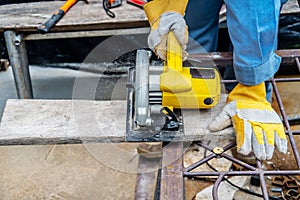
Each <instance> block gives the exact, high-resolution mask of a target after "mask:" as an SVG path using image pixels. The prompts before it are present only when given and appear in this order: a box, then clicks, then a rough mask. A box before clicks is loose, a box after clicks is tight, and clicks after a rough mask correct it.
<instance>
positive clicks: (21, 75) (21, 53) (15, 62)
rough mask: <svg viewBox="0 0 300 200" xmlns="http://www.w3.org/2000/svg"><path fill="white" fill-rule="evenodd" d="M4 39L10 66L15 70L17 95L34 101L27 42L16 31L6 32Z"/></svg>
mask: <svg viewBox="0 0 300 200" xmlns="http://www.w3.org/2000/svg"><path fill="white" fill-rule="evenodd" d="M4 38H5V42H6V46H7V51H8V56H9V61H10V65H11V66H12V69H13V74H14V80H15V85H16V89H17V94H18V97H19V98H20V99H32V98H33V94H32V86H31V79H30V74H29V65H28V58H27V52H26V47H25V41H23V39H22V35H17V34H16V33H15V32H14V31H5V32H4Z"/></svg>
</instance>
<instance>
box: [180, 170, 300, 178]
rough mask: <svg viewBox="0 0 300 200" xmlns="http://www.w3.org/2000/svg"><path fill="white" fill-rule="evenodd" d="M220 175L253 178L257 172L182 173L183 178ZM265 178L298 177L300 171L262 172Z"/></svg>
mask: <svg viewBox="0 0 300 200" xmlns="http://www.w3.org/2000/svg"><path fill="white" fill-rule="evenodd" d="M220 173H225V175H226V176H253V175H257V176H258V175H259V170H256V171H229V172H187V171H185V172H183V175H184V176H185V177H194V176H219V175H220ZM264 175H265V176H280V175H291V176H292V175H300V170H282V171H269V170H268V171H264Z"/></svg>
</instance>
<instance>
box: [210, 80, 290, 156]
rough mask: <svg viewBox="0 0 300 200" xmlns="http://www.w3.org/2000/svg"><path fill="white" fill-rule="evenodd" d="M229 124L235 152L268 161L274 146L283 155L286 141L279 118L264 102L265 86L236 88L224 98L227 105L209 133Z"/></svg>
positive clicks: (268, 104)
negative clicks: (234, 140)
mask: <svg viewBox="0 0 300 200" xmlns="http://www.w3.org/2000/svg"><path fill="white" fill-rule="evenodd" d="M231 124H233V128H234V130H235V133H236V143H237V151H238V152H239V153H241V154H243V155H248V154H249V153H250V152H252V151H253V152H254V155H255V157H256V158H257V159H258V160H266V159H271V158H272V156H273V152H274V146H275V145H276V146H277V148H278V150H279V151H280V152H282V153H286V151H287V139H286V135H285V132H284V128H283V124H282V121H281V119H280V117H279V116H278V115H277V113H276V112H275V111H274V110H273V108H272V107H271V105H270V103H269V102H268V101H267V100H266V89H265V83H264V82H263V83H261V84H259V85H255V86H246V85H242V84H240V83H239V84H238V85H237V86H236V87H235V88H234V89H233V90H232V91H231V92H230V94H229V95H228V99H227V104H226V105H225V107H224V108H223V110H222V111H221V113H220V114H219V115H218V117H217V118H216V119H215V121H214V122H212V123H211V124H210V125H209V129H210V130H211V131H219V130H222V129H224V128H226V127H228V126H229V125H231Z"/></svg>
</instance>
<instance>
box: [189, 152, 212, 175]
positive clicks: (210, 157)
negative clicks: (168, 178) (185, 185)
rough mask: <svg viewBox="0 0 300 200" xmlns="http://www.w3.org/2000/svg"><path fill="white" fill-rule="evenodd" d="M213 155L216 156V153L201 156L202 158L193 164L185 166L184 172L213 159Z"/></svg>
mask: <svg viewBox="0 0 300 200" xmlns="http://www.w3.org/2000/svg"><path fill="white" fill-rule="evenodd" d="M215 157H216V155H215V154H213V153H212V154H210V155H208V156H206V157H205V158H203V159H201V160H199V161H197V162H195V163H194V164H192V165H190V166H189V167H187V168H185V172H189V171H191V170H193V169H195V168H197V167H199V166H200V165H202V164H203V163H206V162H208V161H210V160H211V159H213V158H215Z"/></svg>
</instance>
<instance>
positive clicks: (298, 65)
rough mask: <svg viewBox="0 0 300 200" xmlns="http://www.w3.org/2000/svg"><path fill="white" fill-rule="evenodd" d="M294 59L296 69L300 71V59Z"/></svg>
mask: <svg viewBox="0 0 300 200" xmlns="http://www.w3.org/2000/svg"><path fill="white" fill-rule="evenodd" d="M295 61H296V64H297V67H298V70H299V72H300V61H299V58H295Z"/></svg>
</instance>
